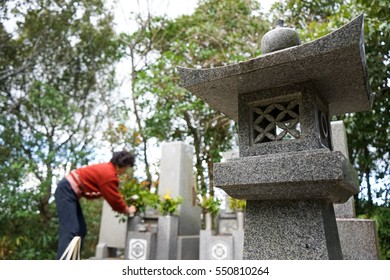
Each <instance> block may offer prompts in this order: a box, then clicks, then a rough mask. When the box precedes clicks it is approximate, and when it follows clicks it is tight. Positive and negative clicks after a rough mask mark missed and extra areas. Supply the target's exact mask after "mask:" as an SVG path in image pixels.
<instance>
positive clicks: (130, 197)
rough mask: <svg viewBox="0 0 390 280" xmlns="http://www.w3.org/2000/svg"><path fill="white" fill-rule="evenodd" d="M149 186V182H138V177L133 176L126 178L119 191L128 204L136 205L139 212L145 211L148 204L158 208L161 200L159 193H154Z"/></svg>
mask: <svg viewBox="0 0 390 280" xmlns="http://www.w3.org/2000/svg"><path fill="white" fill-rule="evenodd" d="M148 186H149V182H147V181H143V182H138V181H137V179H135V178H132V179H130V180H125V181H124V182H123V184H121V186H120V188H119V191H120V193H121V194H122V197H123V200H124V201H125V202H126V204H127V205H134V206H135V207H136V208H137V213H145V210H146V208H147V207H148V206H150V207H152V208H157V207H158V202H159V197H158V195H157V194H155V193H152V192H151V191H150V189H149V187H148Z"/></svg>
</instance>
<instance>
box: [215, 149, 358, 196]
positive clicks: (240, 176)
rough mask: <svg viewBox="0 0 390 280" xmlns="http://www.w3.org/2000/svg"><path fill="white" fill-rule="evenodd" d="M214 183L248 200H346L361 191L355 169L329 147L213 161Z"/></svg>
mask: <svg viewBox="0 0 390 280" xmlns="http://www.w3.org/2000/svg"><path fill="white" fill-rule="evenodd" d="M214 186H216V187H219V188H221V189H223V190H224V191H225V192H227V193H228V194H229V195H230V196H232V197H235V198H239V199H247V200H283V199H286V200H294V199H324V200H329V201H332V202H345V201H347V200H348V199H349V198H350V197H351V195H353V194H355V193H357V192H358V191H359V187H358V177H357V173H356V171H355V170H354V169H353V167H352V166H351V165H350V163H349V162H348V160H347V159H346V158H345V157H344V156H343V155H342V154H341V153H340V152H330V151H329V150H327V149H319V150H310V151H309V150H308V151H301V152H291V153H280V154H273V155H263V156H254V157H245V158H238V159H233V160H230V161H227V162H224V163H216V164H214Z"/></svg>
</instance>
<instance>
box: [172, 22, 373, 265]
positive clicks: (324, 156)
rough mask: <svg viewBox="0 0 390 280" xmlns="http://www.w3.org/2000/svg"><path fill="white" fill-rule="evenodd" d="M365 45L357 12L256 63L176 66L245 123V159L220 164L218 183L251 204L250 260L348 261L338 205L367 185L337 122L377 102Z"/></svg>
mask: <svg viewBox="0 0 390 280" xmlns="http://www.w3.org/2000/svg"><path fill="white" fill-rule="evenodd" d="M278 40H280V38H278ZM362 42H364V39H363V16H359V17H357V18H356V19H354V20H353V21H351V22H350V23H349V24H347V25H345V26H343V27H342V28H340V29H338V30H336V31H335V32H333V33H331V34H328V35H327V36H324V37H322V38H320V39H318V40H315V41H313V42H311V43H307V44H303V45H298V46H290V47H289V48H287V49H282V50H278V51H275V52H272V53H267V54H263V55H262V56H260V57H258V58H255V59H252V60H248V61H244V62H241V63H237V64H234V65H228V66H224V67H219V68H211V69H188V68H181V67H178V72H179V75H180V77H181V86H183V87H184V88H186V89H188V90H189V91H191V92H192V93H194V94H196V95H197V96H198V97H200V98H202V99H203V100H204V101H206V102H207V103H209V104H210V105H211V106H212V107H213V108H214V109H216V110H218V111H220V112H222V113H224V114H225V115H227V116H229V117H231V118H232V119H233V120H235V121H237V122H238V125H239V155H240V157H239V158H237V159H232V160H229V161H227V162H224V163H218V164H215V165H214V186H216V187H220V188H222V189H223V190H225V191H226V192H227V193H228V194H229V195H230V196H232V197H234V198H238V199H245V200H247V209H246V217H245V238H244V259H342V252H341V246H340V240H339V235H338V231H337V225H336V219H335V214H334V208H333V203H344V202H346V201H347V200H348V199H349V198H350V197H351V196H352V195H354V194H356V193H358V191H359V187H358V178H357V173H356V171H355V170H354V169H353V167H352V166H351V165H350V163H349V161H348V160H347V159H346V158H345V156H344V155H343V154H342V153H341V152H339V151H332V139H331V131H330V122H329V118H330V116H332V115H337V114H344V113H347V112H357V111H363V110H369V109H370V108H371V101H372V94H371V92H370V87H369V84H368V80H367V69H366V64H365V53H364V46H363V44H362Z"/></svg>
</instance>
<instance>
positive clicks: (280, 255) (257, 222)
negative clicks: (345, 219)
mask: <svg viewBox="0 0 390 280" xmlns="http://www.w3.org/2000/svg"><path fill="white" fill-rule="evenodd" d="M244 259H250V260H325V259H333V260H338V259H342V253H341V247H340V240H339V237H338V233H337V226H336V220H335V218H334V212H333V206H332V204H331V203H329V202H325V201H316V200H313V201H247V212H246V216H245V239H244Z"/></svg>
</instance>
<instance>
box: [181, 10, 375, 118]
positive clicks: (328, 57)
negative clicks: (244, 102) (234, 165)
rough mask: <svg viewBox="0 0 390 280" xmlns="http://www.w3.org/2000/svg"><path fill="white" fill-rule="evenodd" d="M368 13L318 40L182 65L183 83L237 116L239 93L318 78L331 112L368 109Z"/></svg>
mask: <svg viewBox="0 0 390 280" xmlns="http://www.w3.org/2000/svg"><path fill="white" fill-rule="evenodd" d="M363 42H364V38H363V15H361V16H359V17H357V18H356V19H354V20H353V21H351V22H350V23H348V24H346V25H345V26H343V27H342V28H340V29H338V30H336V31H334V32H332V33H330V34H328V35H326V36H324V37H322V38H319V39H317V40H315V41H313V42H310V43H307V44H303V45H300V46H296V47H291V48H288V49H284V50H280V51H276V52H272V53H269V54H265V55H262V56H260V57H257V58H254V59H251V60H248V61H244V62H241V63H237V64H233V65H228V66H224V67H218V68H210V69H189V68H182V67H178V68H177V70H178V73H179V75H180V78H181V86H182V87H184V88H186V89H188V90H189V91H191V92H192V93H194V94H195V95H197V96H198V97H200V98H201V99H203V100H204V101H205V102H207V103H208V104H210V105H211V106H212V107H213V108H214V109H216V110H218V111H220V112H222V113H224V114H225V115H227V116H229V117H230V118H232V119H233V120H235V121H237V120H238V96H239V95H241V94H243V93H250V92H256V91H259V90H264V89H268V88H275V87H280V86H283V85H289V84H293V83H301V82H305V81H313V83H314V84H315V86H316V87H317V88H318V91H319V92H321V95H322V96H323V97H324V99H325V100H326V101H327V102H328V103H329V114H330V115H338V114H343V113H347V112H358V111H364V110H368V109H370V107H371V103H372V96H373V95H372V93H371V90H370V86H369V83H368V79H367V66H366V62H365V51H364V45H363Z"/></svg>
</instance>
